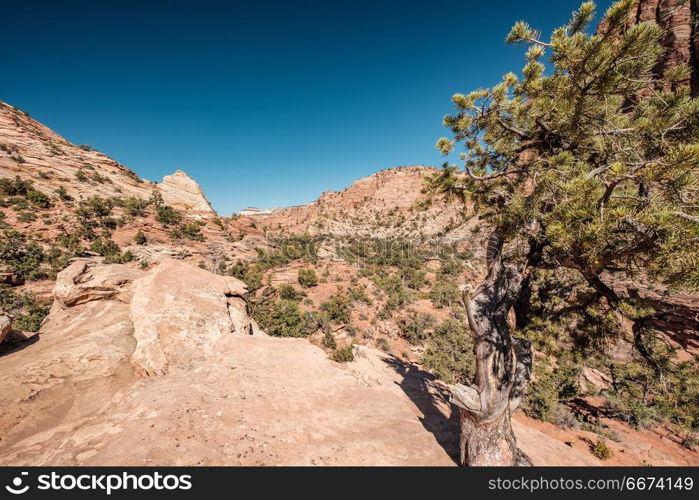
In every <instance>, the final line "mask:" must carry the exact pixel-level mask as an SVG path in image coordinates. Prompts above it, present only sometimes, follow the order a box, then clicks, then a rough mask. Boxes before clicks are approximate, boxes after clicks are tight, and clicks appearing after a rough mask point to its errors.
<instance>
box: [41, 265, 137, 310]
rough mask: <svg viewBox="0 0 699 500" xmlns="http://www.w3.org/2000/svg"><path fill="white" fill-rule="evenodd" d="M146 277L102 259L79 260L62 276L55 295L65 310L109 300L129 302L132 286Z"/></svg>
mask: <svg viewBox="0 0 699 500" xmlns="http://www.w3.org/2000/svg"><path fill="white" fill-rule="evenodd" d="M142 274H143V272H142V271H139V270H136V269H133V268H131V267H129V266H126V265H122V264H113V265H104V264H101V262H100V260H98V259H93V260H83V259H81V260H76V261H74V262H72V263H71V264H70V265H69V266H68V267H66V268H65V269H64V270H63V271H61V272H60V273H58V276H57V277H56V284H55V286H54V288H53V295H54V298H55V299H56V301H57V302H58V303H59V304H60V305H61V306H63V307H73V306H75V305H78V304H84V303H86V302H90V301H92V300H100V299H105V298H110V299H111V298H114V299H117V300H121V301H122V302H126V303H128V302H129V301H130V300H131V299H130V297H129V296H128V293H129V285H130V283H131V282H132V281H133V280H134V279H136V278H138V277H140V276H142Z"/></svg>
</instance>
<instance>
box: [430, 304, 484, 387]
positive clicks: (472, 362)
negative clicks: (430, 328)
mask: <svg viewBox="0 0 699 500" xmlns="http://www.w3.org/2000/svg"><path fill="white" fill-rule="evenodd" d="M422 364H423V365H424V366H425V368H427V370H429V371H430V372H432V373H433V374H434V375H435V376H436V377H438V378H440V379H442V380H444V381H445V382H447V383H449V384H455V383H457V382H460V383H470V382H471V381H472V380H473V378H474V375H475V373H476V357H475V354H474V353H473V339H472V338H471V334H470V331H469V330H468V327H467V326H466V324H465V323H464V322H462V321H458V320H456V319H454V318H447V319H445V320H444V321H443V322H442V323H440V324H439V325H438V326H437V328H435V331H434V333H433V334H432V335H431V336H430V337H429V340H428V342H427V349H426V350H425V353H424V354H423V356H422Z"/></svg>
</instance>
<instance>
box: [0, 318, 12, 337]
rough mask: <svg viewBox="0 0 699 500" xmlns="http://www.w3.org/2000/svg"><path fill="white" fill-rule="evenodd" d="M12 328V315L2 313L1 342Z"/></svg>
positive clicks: (0, 320) (0, 319)
mask: <svg viewBox="0 0 699 500" xmlns="http://www.w3.org/2000/svg"><path fill="white" fill-rule="evenodd" d="M11 328H12V317H11V316H10V315H9V314H3V313H0V343H2V342H3V341H4V340H5V338H7V334H8V333H10V329H11Z"/></svg>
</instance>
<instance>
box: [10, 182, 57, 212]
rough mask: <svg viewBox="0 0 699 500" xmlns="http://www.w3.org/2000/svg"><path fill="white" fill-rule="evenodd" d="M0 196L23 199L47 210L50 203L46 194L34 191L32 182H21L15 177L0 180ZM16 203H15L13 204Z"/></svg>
mask: <svg viewBox="0 0 699 500" xmlns="http://www.w3.org/2000/svg"><path fill="white" fill-rule="evenodd" d="M0 196H12V197H17V198H24V199H26V200H28V201H29V202H31V204H32V205H34V206H36V207H38V208H49V207H50V206H51V201H50V199H49V197H48V196H47V195H46V194H44V193H42V192H41V191H39V190H37V189H34V184H33V182H32V181H30V180H26V181H25V180H22V178H20V177H19V176H16V177H15V178H14V179H8V178H2V179H0ZM17 203H18V202H17V201H15V202H14V204H17Z"/></svg>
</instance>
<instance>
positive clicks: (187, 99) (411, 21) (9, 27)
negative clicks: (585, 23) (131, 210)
mask: <svg viewBox="0 0 699 500" xmlns="http://www.w3.org/2000/svg"><path fill="white" fill-rule="evenodd" d="M609 3H610V2H609V1H604V2H599V4H598V5H599V7H600V9H602V8H605V9H606V7H607V6H608V5H609ZM578 5H579V2H578V1H568V0H527V1H523V0H517V1H509V0H507V1H506V0H490V1H483V0H480V1H477V2H470V1H466V0H460V1H446V0H425V1H421V2H412V1H393V2H388V1H386V2H382V1H370V2H363V1H358V0H352V1H347V2H339V1H330V0H327V1H320V0H317V1H313V2H306V1H303V0H294V1H290V0H289V1H277V2H273V1H263V0H260V1H253V0H247V1H239V2H235V1H228V2H223V1H221V2H214V1H189V2H183V1H180V2H177V1H171V2H165V1H162V2H154V1H150V2H149V1H146V0H144V1H140V2H135V1H134V2H129V1H120V2H116V1H114V2H106V1H95V0H92V1H89V2H88V1H82V2H78V1H70V0H67V1H66V0H62V1H60V2H46V3H42V2H39V1H20V2H3V5H2V9H1V12H2V29H1V30H0V46H2V47H3V49H4V50H3V51H2V58H0V67H1V69H0V72H1V73H0V75H1V76H0V100H4V101H6V102H8V103H10V104H12V105H14V106H17V107H19V108H21V109H23V110H26V111H28V112H29V113H30V114H31V116H32V117H34V118H36V119H38V120H40V121H41V122H43V123H45V124H46V125H47V126H49V127H51V128H53V129H54V130H56V131H57V132H58V133H59V134H61V135H63V136H64V137H66V138H67V139H68V140H70V141H72V142H75V143H78V144H90V145H92V146H94V147H96V148H97V149H99V150H101V151H103V152H104V153H106V154H108V155H110V156H112V157H113V158H115V159H116V160H118V161H120V162H121V163H124V164H125V165H127V166H129V167H130V168H131V169H133V170H134V171H136V172H137V173H138V174H139V175H140V176H142V177H145V178H147V179H150V180H160V179H161V178H162V176H163V175H166V174H169V173H172V172H173V171H175V170H176V169H181V170H184V171H185V172H187V173H189V174H190V175H191V176H192V177H194V178H195V179H197V181H198V182H199V183H200V184H201V185H202V186H203V188H204V190H205V192H206V194H207V196H208V198H209V199H210V200H211V202H212V203H213V205H214V207H215V208H216V209H217V210H218V211H219V213H221V214H223V215H226V214H230V213H231V212H233V211H237V210H240V209H242V208H244V207H246V206H248V205H254V206H258V207H261V208H264V207H269V206H285V205H294V204H301V203H307V202H309V201H312V200H313V199H315V198H316V197H317V196H318V195H319V194H320V193H321V192H322V191H324V190H326V189H333V190H337V189H342V188H344V187H346V186H348V185H349V184H351V183H352V182H353V181H354V180H355V179H357V178H359V177H363V176H365V175H369V174H371V173H373V172H376V171H378V170H381V169H384V168H389V167H394V166H400V165H413V164H426V165H438V164H439V163H440V162H441V157H440V156H439V154H438V152H437V151H436V150H435V149H434V143H435V140H436V139H437V138H438V137H440V136H442V135H446V132H447V131H446V130H445V129H443V128H442V126H441V119H442V116H443V115H444V114H446V113H448V112H450V110H451V106H450V104H451V103H450V97H451V95H452V94H454V93H456V92H467V91H469V90H472V89H475V88H478V87H483V86H489V85H492V84H494V83H496V82H497V81H498V80H499V79H500V77H501V76H502V75H503V74H504V73H506V72H508V71H511V70H517V71H518V70H519V69H520V68H521V66H522V55H523V51H524V48H523V47H515V46H511V45H507V44H505V43H504V38H505V35H506V34H507V32H508V31H509V28H510V27H511V25H512V24H513V23H514V22H515V21H517V20H519V19H525V20H527V21H528V22H530V24H532V25H533V26H535V27H537V28H541V29H543V31H544V32H545V33H549V32H550V31H551V30H552V29H553V28H554V27H556V26H559V25H562V24H564V23H565V22H566V21H567V20H568V19H569V16H570V12H571V11H572V10H574V9H575V8H577V6H578Z"/></svg>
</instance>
